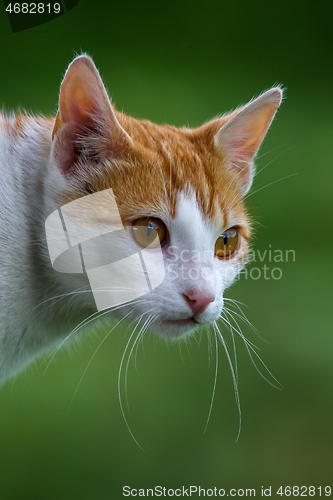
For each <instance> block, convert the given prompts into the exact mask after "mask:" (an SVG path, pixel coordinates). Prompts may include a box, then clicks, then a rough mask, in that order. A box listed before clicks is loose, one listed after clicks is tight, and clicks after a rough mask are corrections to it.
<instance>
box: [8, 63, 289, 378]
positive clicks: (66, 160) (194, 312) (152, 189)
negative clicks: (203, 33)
mask: <svg viewBox="0 0 333 500" xmlns="http://www.w3.org/2000/svg"><path fill="white" fill-rule="evenodd" d="M281 98H282V92H281V90H280V89H279V88H273V89H271V90H268V91H267V92H265V93H264V94H262V95H261V96H259V97H258V98H257V99H255V100H252V101H251V102H250V103H249V104H247V105H246V106H244V107H241V108H239V109H236V111H234V112H232V113H231V114H229V115H224V116H222V117H220V118H216V119H214V120H212V121H211V122H208V123H206V124H205V125H203V126H202V127H200V128H197V129H188V128H183V129H177V128H175V127H172V126H169V125H164V126H160V125H154V124H152V123H151V122H149V121H143V120H142V121H141V120H136V119H134V118H131V117H129V116H126V115H124V114H122V113H119V112H117V111H116V110H115V109H114V108H113V106H112V105H111V102H110V100H109V98H108V96H107V93H106V90H105V88H104V85H103V83H102V80H101V78H100V76H99V73H98V71H97V69H96V67H95V65H94V63H93V61H92V60H91V59H90V58H89V57H88V56H86V55H83V56H80V57H77V58H76V59H75V60H74V61H73V62H72V63H71V65H70V66H69V68H68V70H67V73H66V75H65V77H64V80H63V82H62V85H61V91H60V99H59V110H58V114H57V117H56V118H43V117H33V116H28V115H19V116H15V115H14V114H13V115H9V116H5V115H1V114H0V381H4V380H6V379H8V378H9V377H12V376H14V375H15V374H16V373H17V372H19V371H20V370H22V369H23V368H24V367H25V366H27V365H28V364H29V363H30V362H32V361H33V360H34V359H35V358H36V357H37V356H38V355H40V354H41V353H42V352H43V351H44V350H45V349H46V348H50V347H51V346H54V345H56V344H60V343H61V342H62V341H63V340H64V339H65V338H66V337H67V336H68V335H70V332H71V331H72V330H73V329H74V328H75V326H76V325H78V324H79V323H80V322H81V321H84V320H85V319H86V318H87V317H88V316H89V315H91V314H93V313H94V312H95V310H96V309H95V305H94V301H93V297H92V294H91V293H90V292H89V283H88V281H87V277H86V276H85V275H70V274H63V273H59V272H57V271H55V270H54V269H53V268H52V266H51V262H50V258H49V254H48V250H47V245H46V240H45V220H46V218H47V217H48V215H50V213H51V212H53V211H54V210H56V209H57V208H59V207H60V206H62V205H64V204H65V203H67V202H69V201H72V200H74V199H76V198H79V197H81V196H85V195H86V194H87V186H89V187H91V186H92V187H93V189H94V191H98V190H101V189H108V188H112V189H113V192H114V194H115V196H116V199H117V203H118V207H119V211H120V214H121V217H122V219H123V221H124V225H126V226H127V227H128V228H129V231H130V226H131V222H132V221H133V220H135V219H138V218H139V217H147V216H153V217H158V218H159V219H161V220H162V221H163V222H164V224H165V226H166V228H167V230H168V235H169V236H168V243H167V245H166V246H165V247H163V255H164V260H165V269H166V278H165V280H164V282H163V283H162V284H161V285H160V286H159V287H157V288H156V289H154V290H152V291H150V292H149V293H148V294H147V295H145V296H144V297H142V298H141V300H139V301H137V303H134V304H127V305H125V306H124V307H120V308H118V309H117V310H116V311H114V314H116V315H118V316H125V315H128V318H132V319H135V320H137V319H138V318H141V322H144V321H147V318H148V317H149V315H152V316H151V317H152V318H153V319H152V320H151V329H152V330H153V331H155V332H157V333H159V334H160V335H164V336H169V337H179V336H183V335H185V334H187V333H189V332H191V331H193V330H194V329H196V328H197V327H198V326H199V325H204V324H210V323H212V322H214V321H216V320H217V319H218V318H219V316H220V314H221V311H222V308H223V293H224V290H225V289H226V288H227V287H228V286H229V285H230V284H231V282H232V281H233V279H234V278H235V277H236V275H237V273H238V272H239V271H240V270H241V268H242V266H243V265H244V264H245V262H246V253H247V246H248V239H249V237H250V224H249V220H248V216H247V213H246V209H245V207H244V201H243V198H244V195H245V194H246V193H247V191H248V190H249V188H250V186H251V183H252V178H253V173H254V170H253V159H254V157H255V155H256V152H257V150H258V148H259V146H260V144H261V142H262V140H263V138H264V136H265V134H266V132H267V129H268V127H269V125H270V123H271V121H272V119H273V117H274V115H275V112H276V110H277V108H278V106H279V105H280V102H281ZM104 215H105V217H107V214H104ZM233 226H236V227H237V228H238V231H239V238H240V248H239V250H238V251H237V252H236V253H235V255H234V256H232V257H231V258H229V259H227V260H219V259H218V258H216V256H214V245H215V241H216V239H217V238H218V237H219V236H220V235H221V234H222V233H223V232H224V231H226V230H227V229H228V228H230V227H233ZM194 255H195V256H196V258H194ZM203 255H210V258H208V259H203V258H197V256H203ZM181 266H183V267H182V268H181ZM203 268H205V271H204V272H202V270H203ZM191 269H196V271H195V272H192V273H190V274H189V271H190V270H191ZM230 270H231V271H232V272H230ZM190 276H195V277H196V279H191V278H190ZM110 286H112V283H110ZM76 292H78V293H76ZM80 292H82V293H80ZM83 292H84V293H83ZM197 298H199V299H200V300H201V301H203V302H204V307H196V301H197ZM110 314H112V312H111V313H110ZM105 317H107V315H106V314H104V318H105ZM90 327H91V324H90ZM77 335H78V333H75V334H74V335H72V337H73V338H76V337H77Z"/></svg>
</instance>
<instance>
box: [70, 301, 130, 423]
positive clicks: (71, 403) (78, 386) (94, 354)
mask: <svg viewBox="0 0 333 500" xmlns="http://www.w3.org/2000/svg"><path fill="white" fill-rule="evenodd" d="M134 309H135V308H134V307H133V309H131V311H130V312H129V313H127V314H126V316H124V317H123V318H121V319H120V320H119V321H118V322H117V323H116V324H115V325H114V326H113V327H112V328H111V330H110V331H109V332H108V333H107V334H106V335H105V336H104V337H103V339H102V340H101V342H100V343H99V345H98V346H97V348H96V349H95V352H94V353H93V355H92V356H91V358H90V360H89V362H88V364H87V366H86V368H85V370H84V372H83V373H82V376H81V378H80V380H79V383H78V385H77V387H76V389H75V392H74V394H73V397H72V399H71V402H70V404H69V407H68V410H67V413H66V415H65V419H64V420H66V418H67V416H68V414H69V412H70V409H71V407H72V405H73V402H74V399H75V397H76V394H77V392H78V390H79V388H80V386H81V383H82V380H83V378H84V376H85V374H86V373H87V371H88V368H89V366H90V365H91V363H92V361H93V359H94V357H95V356H96V354H97V352H98V351H99V349H100V348H101V346H102V345H103V344H104V342H105V341H106V339H107V338H108V337H109V335H110V334H111V333H112V332H113V330H114V329H115V328H116V327H117V326H118V325H120V323H121V322H122V321H124V319H126V318H127V317H128V316H129V315H130V314H131V313H132V312H133V311H134Z"/></svg>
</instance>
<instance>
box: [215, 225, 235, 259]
mask: <svg viewBox="0 0 333 500" xmlns="http://www.w3.org/2000/svg"><path fill="white" fill-rule="evenodd" d="M238 240H239V238H238V230H237V228H236V227H231V228H230V229H227V230H226V231H224V233H223V234H221V236H219V237H218V238H217V240H216V242H215V255H216V257H217V258H218V259H226V258H228V257H231V256H232V255H233V254H234V253H235V251H236V250H237V249H238Z"/></svg>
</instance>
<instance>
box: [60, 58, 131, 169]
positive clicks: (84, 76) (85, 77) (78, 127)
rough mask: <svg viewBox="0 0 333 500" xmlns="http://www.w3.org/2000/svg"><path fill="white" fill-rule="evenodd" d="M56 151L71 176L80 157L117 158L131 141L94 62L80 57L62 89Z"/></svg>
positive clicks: (70, 67)
mask: <svg viewBox="0 0 333 500" xmlns="http://www.w3.org/2000/svg"><path fill="white" fill-rule="evenodd" d="M52 139H53V152H54V156H55V159H56V162H57V164H58V166H59V168H60V170H61V171H62V173H64V174H70V173H71V172H72V171H73V168H72V167H73V166H74V164H76V163H77V162H78V160H79V159H80V157H84V159H95V160H96V159H98V157H101V156H103V154H108V155H111V156H113V157H115V158H117V157H119V156H121V155H122V154H123V153H124V151H125V150H126V148H128V147H129V145H130V143H131V139H130V137H129V136H128V134H127V133H126V132H125V130H124V129H123V128H122V127H121V125H120V124H119V122H118V120H117V118H116V115H115V112H114V110H113V108H112V105H111V102H110V99H109V97H108V95H107V92H106V90H105V87H104V85H103V82H102V79H101V77H100V75H99V72H98V70H97V68H96V66H95V64H94V62H93V60H92V59H91V58H90V57H88V56H86V55H83V56H79V57H77V58H76V59H74V61H73V62H72V63H71V64H70V65H69V67H68V69H67V72H66V74H65V77H64V79H63V82H62V84H61V88H60V97H59V109H58V114H57V117H56V120H55V124H54V128H53V133H52Z"/></svg>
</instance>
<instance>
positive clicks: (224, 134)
mask: <svg viewBox="0 0 333 500" xmlns="http://www.w3.org/2000/svg"><path fill="white" fill-rule="evenodd" d="M281 101H282V90H281V89H280V88H279V87H276V88H273V89H270V90H268V91H267V92H265V93H264V94H262V95H261V96H259V97H258V98H257V99H254V100H253V101H251V102H250V103H249V104H247V105H246V106H244V107H243V108H241V110H240V111H236V112H235V113H232V115H231V118H230V119H229V121H228V122H227V123H226V124H225V125H223V126H222V128H221V129H220V130H219V131H218V133H217V134H216V135H215V137H214V145H215V147H216V148H217V149H218V150H219V151H221V153H222V154H223V156H224V157H225V158H226V160H227V163H228V164H229V165H230V168H231V169H234V172H235V176H236V178H238V179H239V185H240V189H241V191H242V194H243V195H244V194H246V193H247V191H248V190H249V189H250V187H251V184H252V180H253V176H254V167H253V160H254V157H255V156H256V154H257V151H258V149H259V147H260V145H261V143H262V141H263V139H264V137H265V135H266V132H267V130H268V128H269V126H270V124H271V122H272V120H273V118H274V115H275V113H276V110H277V108H278V107H279V106H280V104H281Z"/></svg>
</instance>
